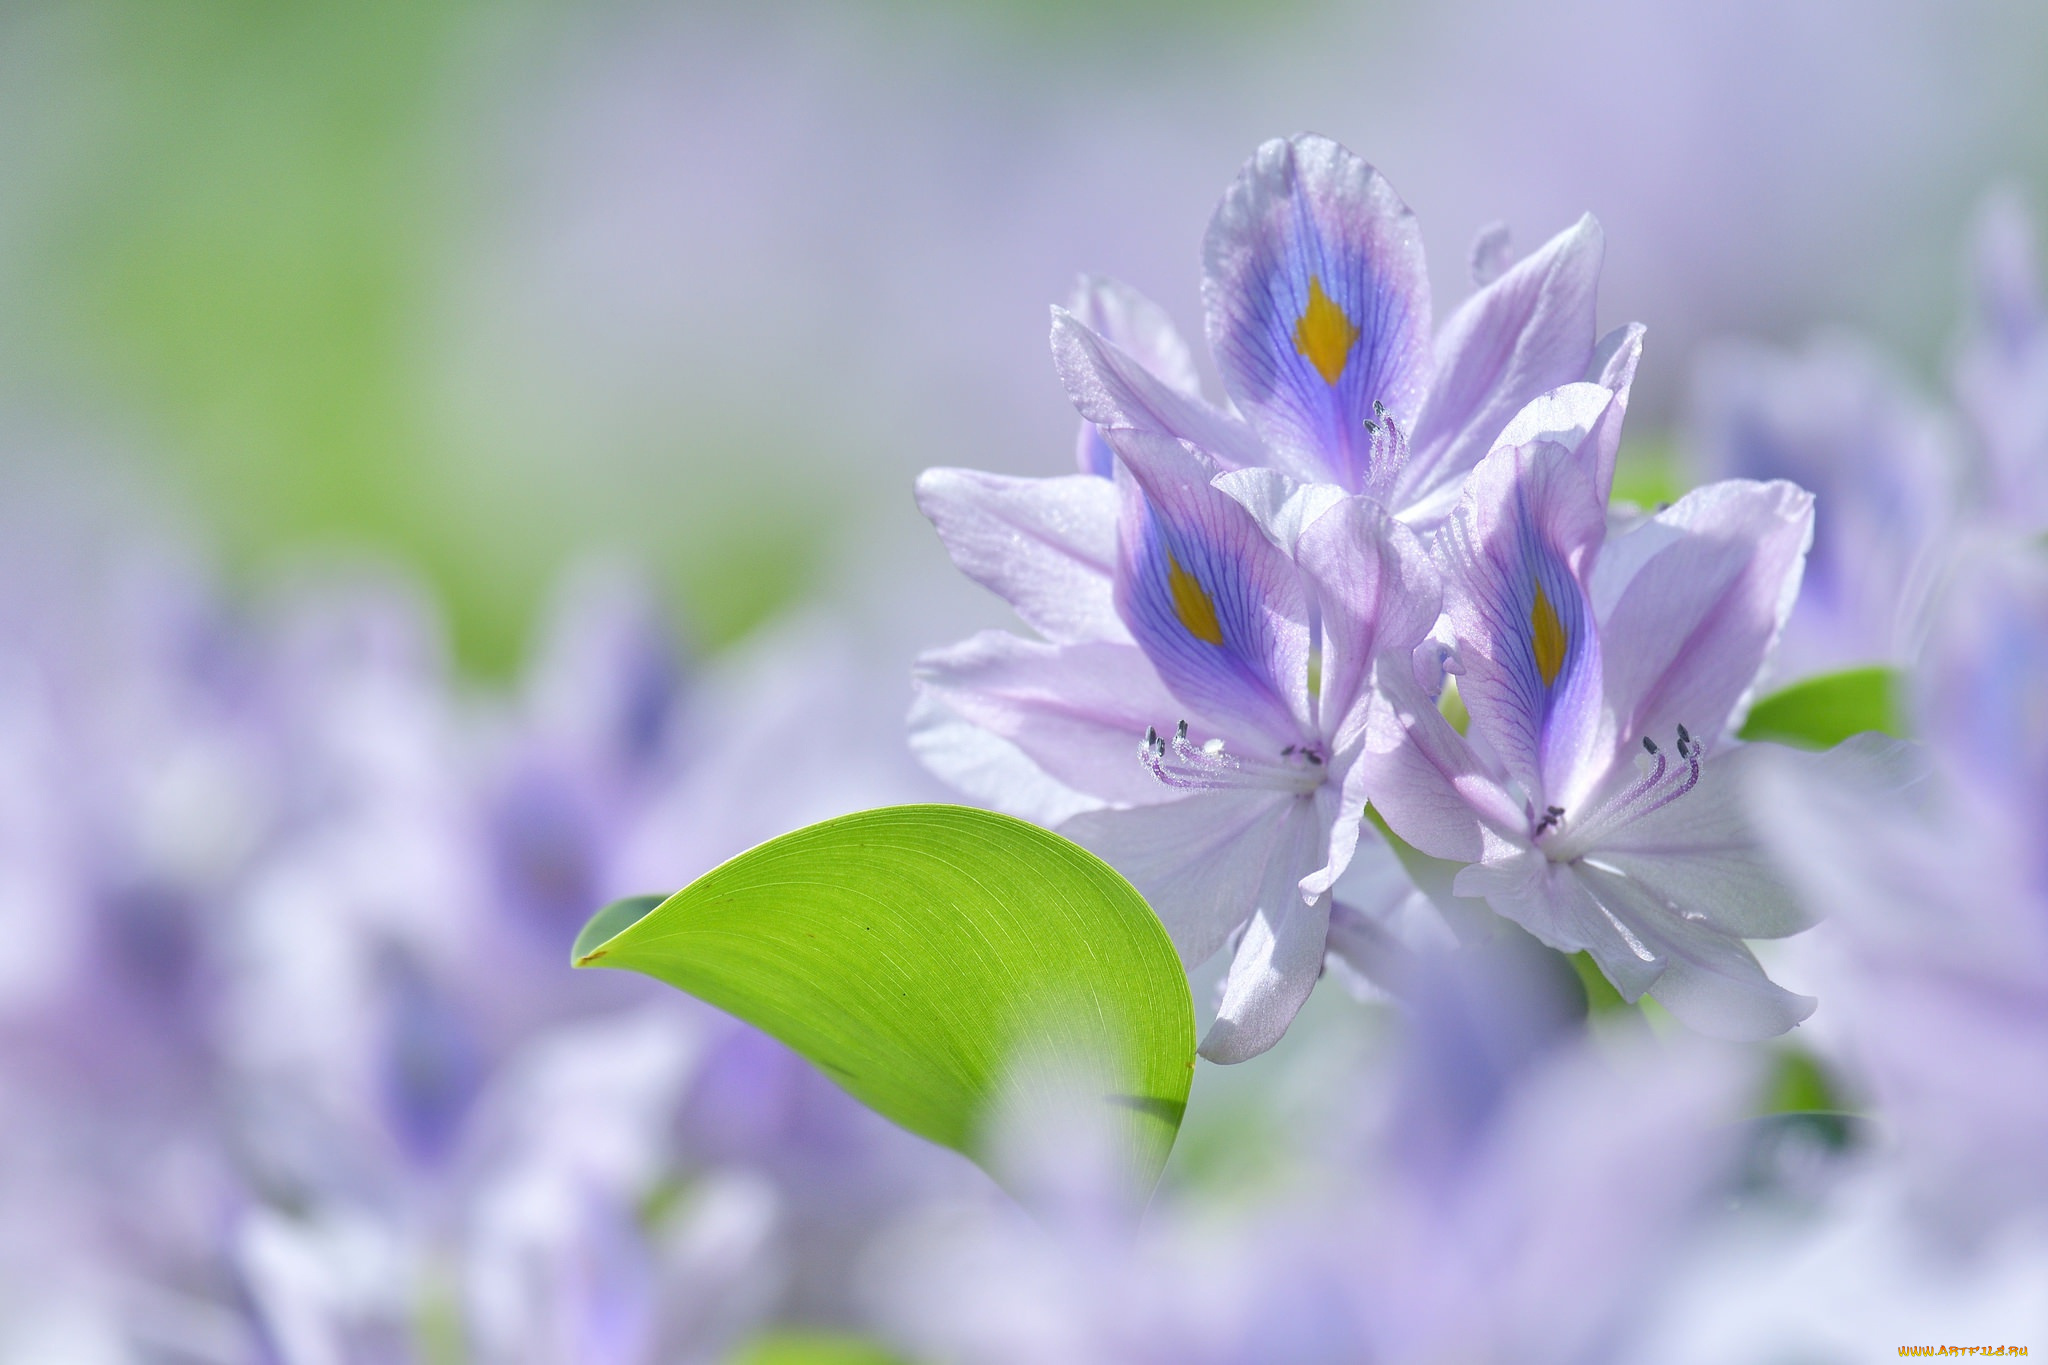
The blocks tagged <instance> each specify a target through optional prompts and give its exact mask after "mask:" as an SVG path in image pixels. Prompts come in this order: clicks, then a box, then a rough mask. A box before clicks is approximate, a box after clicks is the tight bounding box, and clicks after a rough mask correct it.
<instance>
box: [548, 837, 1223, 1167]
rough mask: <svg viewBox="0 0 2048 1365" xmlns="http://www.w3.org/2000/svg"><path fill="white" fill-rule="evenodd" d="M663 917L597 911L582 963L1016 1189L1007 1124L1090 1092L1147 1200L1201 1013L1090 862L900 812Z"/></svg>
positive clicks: (717, 884)
mask: <svg viewBox="0 0 2048 1365" xmlns="http://www.w3.org/2000/svg"><path fill="white" fill-rule="evenodd" d="M652 899H653V898H651V897H641V898H638V899H637V900H635V901H621V902H618V903H616V904H613V905H609V906H606V907H605V908H604V909H603V910H600V911H599V912H598V913H597V914H596V916H594V917H593V918H592V919H591V921H590V923H589V925H588V926H586V928H585V929H584V931H583V933H582V934H580V935H579V936H578V937H577V941H576V947H575V957H574V961H575V964H576V965H577V966H579V967H587V966H592V965H598V966H605V967H623V968H626V969H628V970H632V971H638V972H644V973H646V974H647V975H649V976H653V977H656V978H658V979H660V980H662V981H666V982H668V983H669V984H670V985H672V986H675V987H677V988H679V989H681V990H684V991H687V992H689V993H690V994H691V995H694V996H697V997H698V998H699V999H702V1000H705V1001H708V1002H709V1003H711V1004H713V1005H716V1006H718V1007H719V1008H720V1009H723V1010H725V1011H727V1012H728V1013H731V1014H735V1015H737V1016H739V1017H740V1018H742V1019H745V1020H747V1021H748V1022H749V1023H752V1024H755V1025H757V1026H759V1027H760V1028H762V1029H764V1030H766V1031H767V1032H768V1033H771V1034H773V1035H774V1036H776V1037H777V1038H780V1039H781V1040H782V1041H783V1042H785V1043H787V1044H789V1045H790V1046H791V1047H793V1048H795V1049H796V1050H797V1051H798V1052H800V1053H802V1054H803V1055H804V1056H806V1057H808V1058H809V1059H810V1060H811V1061H812V1062H814V1063H816V1064H817V1065H818V1066H819V1067H820V1068H821V1069H822V1070H824V1072H825V1073H826V1074H827V1075H829V1076H831V1077H832V1079H833V1080H835V1081H837V1082H838V1083H839V1084H840V1085H841V1086H843V1087H844V1088H845V1089H846V1090H847V1091H849V1092H850V1093H851V1094H853V1095H854V1097H855V1098H857V1099H859V1100H861V1101H862V1102H863V1103H865V1104H867V1105H868V1106H869V1107H870V1108H872V1109H874V1110H875V1111H877V1112H878V1113H880V1114H882V1115H884V1116H885V1117H887V1118H889V1119H892V1120H894V1121H895V1122H897V1123H899V1124H901V1125H903V1126H904V1127H905V1128H908V1129H909V1130H910V1131H911V1132H913V1133H918V1134H920V1135H922V1136H924V1137H927V1138H930V1139H931V1140H932V1141H934V1142H937V1143H941V1144H943V1145H945V1146H948V1147H952V1148H954V1149H955V1150H958V1151H961V1152H964V1153H966V1154H967V1155H968V1156H970V1157H972V1158H974V1159H975V1160H976V1161H978V1162H980V1163H981V1164H982V1165H983V1166H984V1167H990V1168H991V1173H992V1174H995V1175H996V1176H997V1178H998V1179H1005V1178H1006V1173H1005V1172H1004V1171H1003V1170H1001V1169H997V1168H998V1167H1000V1165H1001V1158H1000V1155H999V1154H998V1153H996V1152H995V1150H994V1146H993V1144H994V1143H995V1142H996V1140H997V1138H998V1136H999V1135H998V1133H997V1132H996V1131H995V1125H996V1123H997V1120H998V1119H999V1118H1000V1117H1002V1116H1004V1115H1011V1116H1015V1115H1018V1114H1020V1113H1032V1112H1036V1113H1041V1114H1042V1113H1044V1112H1045V1110H1046V1108H1047V1106H1050V1105H1053V1104H1057V1103H1071V1102H1073V1099H1074V1092H1073V1090H1072V1088H1071V1087H1072V1086H1073V1084H1074V1083H1075V1081H1076V1080H1078V1079H1079V1078H1080V1076H1081V1075H1083V1074H1085V1076H1086V1077H1087V1079H1086V1081H1085V1100H1084V1101H1083V1102H1084V1103H1085V1104H1086V1105H1087V1106H1089V1108H1088V1110H1087V1113H1088V1114H1092V1115H1093V1117H1094V1118H1095V1119H1096V1120H1099V1126H1100V1127H1102V1129H1103V1135H1104V1136H1105V1137H1106V1138H1107V1140H1109V1141H1110V1142H1112V1143H1113V1144H1114V1147H1115V1151H1114V1153H1113V1155H1115V1156H1116V1157H1117V1158H1119V1159H1120V1160H1121V1161H1122V1162H1123V1163H1124V1165H1125V1168H1126V1169H1127V1170H1128V1171H1129V1172H1130V1173H1131V1175H1132V1178H1133V1179H1134V1180H1135V1181H1137V1182H1139V1183H1140V1184H1141V1185H1142V1187H1143V1190H1145V1191H1149V1190H1150V1189H1151V1186H1152V1183H1153V1182H1154V1181H1156V1180H1157V1178H1158V1175H1159V1170H1160V1168H1161V1167H1162V1166H1163V1165H1164V1164H1165V1161H1166V1156H1167V1153H1168V1152H1169V1151H1170V1150H1171V1149H1172V1146H1173V1139H1174V1135H1175V1133H1176V1132H1177V1131H1178V1129H1179V1126H1180V1120H1181V1115H1182V1113H1183V1112H1184V1110H1185V1108H1186V1105H1187V1096H1188V1087H1189V1083H1190V1081H1191V1079H1192V1076H1193V1072H1194V1057H1195V1027H1194V1007H1193V1002H1192V1001H1191V999H1190V998H1189V995H1188V984H1187V976H1186V974H1185V973H1184V972H1183V971H1182V970H1181V966H1180V960H1179V958H1178V957H1177V956H1176V955H1175V953H1174V950H1173V945H1172V943H1171V942H1170V941H1169V940H1168V939H1167V937H1166V932H1165V930H1164V929H1162V928H1161V927H1160V925H1159V921H1158V919H1157V918H1156V917H1155V916H1154V915H1153V914H1152V911H1151V909H1150V907H1148V906H1147V905H1146V904H1145V901H1144V899H1143V898H1142V897H1141V896H1139V895H1138V893H1137V892H1136V891H1135V890H1133V889H1132V888H1131V885H1130V884H1129V883H1128V882H1126V881H1125V880H1124V879H1123V878H1122V877H1119V876H1118V875H1117V874H1116V873H1115V872H1113V871H1112V870H1110V868H1109V867H1108V866H1107V865H1106V864H1104V863H1103V862H1102V861H1101V860H1100V859H1098V858H1096V857H1095V855H1094V854H1092V853H1089V852H1088V851H1087V850H1085V849H1083V848H1081V847H1080V846H1078V845H1076V844H1074V843H1071V842H1069V841H1068V840H1066V839H1063V838H1061V837H1060V836H1058V835H1056V834H1052V833H1050V832H1048V831H1046V830H1043V829H1040V828H1039V827H1038V826H1036V825H1031V824H1026V823H1025V822H1024V821H1021V820H1015V819H1011V818H1010V817H1009V816H1005V815H996V814H993V813H991V812H989V811H981V810H972V809H969V808H967V807H963V806H898V807H892V808H888V809H884V810H871V811H863V812H861V813H859V814H857V815H847V816H842V817H840V818H838V819H835V820H827V821H825V822H824V823H822V824H817V825H812V826H810V827H809V828H807V829H801V830H798V831H796V832H795V833H793V834H785V835H783V836H782V837H781V838H779V839H772V840H770V841H769V842H767V843H765V844H762V845H761V846H760V847H759V848H756V849H753V850H751V851H749V852H747V853H743V854H741V855H740V856H739V857H737V858H734V859H733V860H732V861H730V862H728V863H726V864H725V865H723V866H722V867H719V868H716V869H714V870H713V871H711V872H709V873H707V874H705V875H704V876H702V877H700V878H698V879H697V880H696V881H694V882H692V883H691V884H690V885H688V886H686V887H684V888H683V889H682V890H681V891H678V892H677V893H676V894H675V895H673V896H670V897H669V898H668V899H667V900H664V901H661V902H660V903H659V904H655V905H650V904H649V902H650V901H652ZM1077 1069H1078V1070H1077ZM1056 1072H1057V1074H1055V1073H1056ZM1055 1087H1057V1089H1058V1093H1055ZM1084 1116H1085V1115H1084Z"/></svg>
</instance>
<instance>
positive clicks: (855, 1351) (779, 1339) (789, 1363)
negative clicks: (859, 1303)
mask: <svg viewBox="0 0 2048 1365" xmlns="http://www.w3.org/2000/svg"><path fill="white" fill-rule="evenodd" d="M732 1365H904V1362H903V1358H902V1357H901V1356H898V1355H895V1354H893V1353H892V1352H889V1351H886V1350H884V1349H883V1348H882V1347H880V1346H877V1345H876V1344H874V1343H873V1342H871V1341H869V1340H867V1339H866V1338H865V1337H857V1336H853V1335H850V1334H848V1333H844V1332H825V1331H813V1330H806V1329H802V1328H786V1329H783V1330H781V1331H775V1332H770V1333H768V1334H767V1335H765V1336H761V1337H756V1338H755V1339H754V1340H753V1342H752V1343H750V1344H749V1345H748V1346H747V1347H746V1348H745V1349H743V1350H742V1351H740V1353H739V1354H738V1355H736V1356H734V1357H733V1358H732Z"/></svg>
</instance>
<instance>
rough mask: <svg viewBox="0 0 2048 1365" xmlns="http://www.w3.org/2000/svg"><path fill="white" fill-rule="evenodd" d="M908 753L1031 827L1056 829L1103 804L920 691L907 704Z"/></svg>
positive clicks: (957, 786) (948, 781) (943, 778)
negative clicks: (1032, 825)
mask: <svg viewBox="0 0 2048 1365" xmlns="http://www.w3.org/2000/svg"><path fill="white" fill-rule="evenodd" d="M909 724H910V751H911V752H912V753H913V754H915V755H917V759H918V761H919V762H920V763H922V764H924V766H925V767H926V768H927V769H929V770H930V771H931V772H932V774H933V775H934V776H936V777H938V778H939V779H940V780H941V781H943V782H945V783H946V784H947V785H949V786H951V787H953V788H955V789H956V790H958V791H959V792H961V793H962V794H963V795H965V796H967V797H969V798H970V799H972V800H974V801H977V802H980V803H981V804H982V805H985V806H991V807H994V808H995V809H997V810H1002V811H1007V812H1009V813H1010V814H1011V815H1015V816H1017V817H1019V818H1020V819H1024V820H1029V821H1031V822H1032V823H1033V824H1039V825H1057V824H1058V823H1060V821H1062V820H1067V819H1071V818H1072V817H1073V816H1076V815H1079V814H1080V813H1081V812H1082V811H1088V810H1099V809H1100V808H1101V806H1102V802H1101V801H1100V800H1099V799H1098V798H1096V797H1092V796H1086V795H1083V794H1082V793H1080V792H1077V791H1075V790H1074V789H1073V788H1072V787H1069V786H1067V785H1066V784H1065V783H1064V782H1060V781H1057V780H1056V779H1054V778H1052V777H1050V776H1048V775H1047V774H1046V772H1045V770H1044V769H1042V768H1040V767H1039V766H1038V765H1037V764H1036V763H1033V762H1032V761H1031V760H1030V759H1029V758H1027V757H1025V755H1024V751H1023V750H1022V749H1019V748H1018V747H1017V746H1016V745H1014V744H1012V743H1010V742H1009V741H1008V740H1006V739H1002V738H1000V737H998V736H997V735H995V734H993V733H992V732H990V731H988V730H985V729H983V728H982V727H981V726H979V725H976V724H974V723H973V722H972V721H968V720H963V719H961V717H960V716H958V715H957V714H955V713H954V712H953V711H952V710H950V709H949V708H948V707H947V706H946V705H945V704H944V703H943V702H941V701H940V700H939V699H938V698H937V697H935V696H933V695H932V694H931V693H930V692H927V691H925V690H923V689H922V688H920V689H919V690H918V693H917V696H916V698H915V700H913V701H912V702H911V704H910V722H909Z"/></svg>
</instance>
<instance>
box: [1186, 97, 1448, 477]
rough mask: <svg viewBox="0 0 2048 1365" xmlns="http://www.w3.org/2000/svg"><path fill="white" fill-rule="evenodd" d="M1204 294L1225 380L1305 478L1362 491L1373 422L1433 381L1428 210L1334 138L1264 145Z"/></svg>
mask: <svg viewBox="0 0 2048 1365" xmlns="http://www.w3.org/2000/svg"><path fill="white" fill-rule="evenodd" d="M1203 259H1204V264H1205V270H1204V277H1203V282H1202V299H1203V306H1204V309H1205V311H1206V312H1207V315H1208V332H1209V346H1210V349H1211V351H1212V352H1213V353H1214V354H1215V356H1216V363H1217V365H1218V367H1219V368H1220V369H1221V370H1222V372H1223V385H1224V388H1225V389H1226V390H1227V391H1228V392H1229V394H1230V396H1231V398H1232V400H1233V401H1235V402H1236V404H1237V405H1238V407H1239V408H1240V409H1241V410H1242V411H1244V412H1245V413H1246V414H1247V415H1248V416H1249V417H1250V418H1251V420H1252V422H1253V424H1254V425H1255V426H1257V427H1258V429H1259V431H1260V433H1261V434H1262V435H1263V436H1264V437H1265V438H1266V442H1267V444H1268V445H1270V446H1272V447H1273V448H1274V450H1275V451H1276V452H1277V453H1278V454H1279V455H1280V457H1281V458H1280V459H1279V460H1267V461H1264V463H1268V464H1273V463H1280V464H1284V465H1287V466H1288V467H1290V469H1291V470H1292V472H1296V473H1302V474H1304V476H1305V477H1309V478H1318V477H1319V478H1321V479H1323V480H1325V481H1328V482H1332V483H1338V484H1341V485H1343V486H1344V487H1345V488H1346V489H1348V490H1350V491H1352V492H1358V491H1361V490H1362V489H1363V488H1364V487H1365V486H1366V484H1367V481H1368V478H1369V476H1370V474H1371V473H1372V471H1371V470H1370V469H1369V468H1368V462H1369V461H1368V456H1369V452H1370V450H1371V447H1372V437H1371V433H1370V432H1369V431H1368V430H1367V429H1366V425H1365V424H1366V422H1367V421H1368V420H1372V419H1373V418H1374V409H1373V404H1375V403H1383V404H1385V405H1386V408H1387V410H1388V411H1389V412H1390V413H1391V414H1392V415H1393V417H1394V419H1395V420H1396V421H1397V422H1398V423H1400V424H1401V425H1403V426H1406V425H1408V424H1409V423H1410V422H1411V421H1412V420H1413V418H1414V416H1415V412H1416V408H1417V406H1418V405H1419V404H1420V402H1421V399H1422V395H1423V391H1424V388H1425V386H1426V385H1427V383H1428V379H1429V367H1430V359H1429V329H1430V304H1429V275H1428V271H1427V269H1426V266H1425V263H1424V260H1423V252H1422V236H1421V233H1420V231H1419V230H1418V229H1417V227H1416V225H1415V216H1414V214H1412V213H1411V212H1409V209H1408V206H1407V205H1406V204H1404V203H1402V202H1401V198H1400V196H1399V195H1397V194H1395V193H1394V190H1393V187H1392V186H1390V185H1389V184H1387V182H1386V180H1385V179H1383V178H1382V177H1381V176H1380V174H1379V172H1378V171H1375V170H1374V169H1373V168H1372V167H1371V166H1369V165H1367V164H1366V163H1365V162H1363V161H1361V160H1360V159H1359V158H1358V157H1356V156H1354V155H1352V154H1351V153H1350V152H1349V151H1346V150H1345V149H1344V148H1343V147H1340V146H1339V145H1337V144H1336V143H1335V142H1332V141H1330V140H1329V139H1328V138H1323V137H1316V136H1312V135H1308V134H1303V135H1300V136H1297V137H1294V138H1289V139H1286V140H1278V139H1276V140H1274V141H1272V142H1268V143H1266V144H1265V145H1264V146H1262V147H1260V148H1259V150H1258V151H1257V152H1256V153H1254V154H1253V156H1252V158H1251V160H1250V161H1249V162H1247V163H1246V164H1245V167H1244V169H1243V170H1242V171H1240V172H1239V173H1238V177H1237V180H1236V181H1235V182H1234V183H1233V184H1232V185H1231V187H1230V189H1229V190H1228V191H1226V192H1225V194H1224V196H1223V202H1222V203H1221V204H1219V205H1218V206H1217V209H1216V215H1215V217H1214V218H1212V219H1211V220H1210V223H1209V232H1208V237H1207V239H1206V241H1205V243H1204V246H1203Z"/></svg>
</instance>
